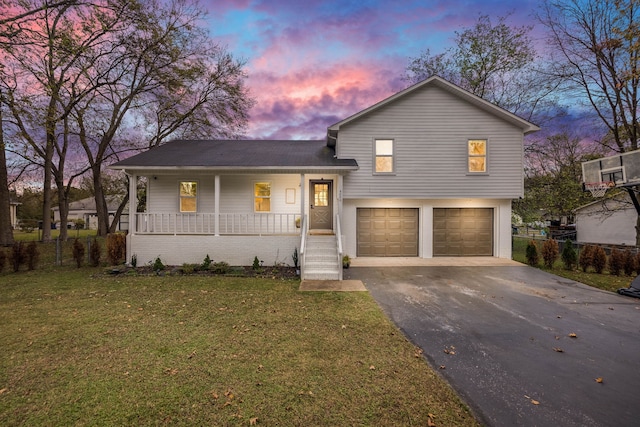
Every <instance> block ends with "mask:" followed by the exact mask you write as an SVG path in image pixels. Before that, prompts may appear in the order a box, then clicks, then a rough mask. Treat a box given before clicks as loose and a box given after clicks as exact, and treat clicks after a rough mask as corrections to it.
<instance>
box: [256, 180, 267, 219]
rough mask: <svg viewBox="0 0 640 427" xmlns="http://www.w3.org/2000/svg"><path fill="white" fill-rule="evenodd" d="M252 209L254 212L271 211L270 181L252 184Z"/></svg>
mask: <svg viewBox="0 0 640 427" xmlns="http://www.w3.org/2000/svg"><path fill="white" fill-rule="evenodd" d="M253 209H254V211H255V212H271V183H270V182H255V183H254V184H253Z"/></svg>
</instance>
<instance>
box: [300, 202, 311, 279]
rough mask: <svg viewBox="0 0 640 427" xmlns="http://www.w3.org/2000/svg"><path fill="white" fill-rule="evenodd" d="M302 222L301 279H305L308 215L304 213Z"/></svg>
mask: <svg viewBox="0 0 640 427" xmlns="http://www.w3.org/2000/svg"><path fill="white" fill-rule="evenodd" d="M301 222H302V224H301V225H300V234H301V236H300V279H301V280H302V279H304V257H305V252H306V251H305V249H306V246H307V234H308V233H307V231H308V227H309V225H308V223H307V215H302V221H301Z"/></svg>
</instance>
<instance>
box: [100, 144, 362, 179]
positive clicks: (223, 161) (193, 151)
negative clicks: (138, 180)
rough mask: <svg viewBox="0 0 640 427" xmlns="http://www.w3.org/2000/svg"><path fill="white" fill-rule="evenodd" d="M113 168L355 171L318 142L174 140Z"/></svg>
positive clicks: (347, 161) (351, 163) (355, 166)
mask: <svg viewBox="0 0 640 427" xmlns="http://www.w3.org/2000/svg"><path fill="white" fill-rule="evenodd" d="M111 168H112V169H185V168H186V169H222V170H235V169H260V170H262V169H270V170H272V169H282V170H291V171H296V170H308V169H323V170H327V169H331V170H336V171H340V170H345V171H346V170H356V169H358V163H357V162H356V161H355V159H338V158H336V156H335V150H334V149H333V148H332V147H328V146H327V144H326V142H325V141H323V140H320V141H287V140H266V141H265V140H175V141H171V142H168V143H166V144H164V145H160V146H158V147H155V148H152V149H150V150H148V151H145V152H143V153H140V154H137V155H135V156H132V157H129V158H128V159H125V160H122V161H119V162H117V163H115V164H113V165H111Z"/></svg>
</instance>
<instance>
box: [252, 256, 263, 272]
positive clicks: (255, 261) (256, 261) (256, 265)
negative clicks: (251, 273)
mask: <svg viewBox="0 0 640 427" xmlns="http://www.w3.org/2000/svg"><path fill="white" fill-rule="evenodd" d="M260 267H261V264H260V260H259V259H258V257H257V256H256V257H255V258H253V265H252V266H251V268H253V269H254V270H260Z"/></svg>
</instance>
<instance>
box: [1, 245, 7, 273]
mask: <svg viewBox="0 0 640 427" xmlns="http://www.w3.org/2000/svg"><path fill="white" fill-rule="evenodd" d="M6 263H7V254H6V253H5V252H4V251H3V250H0V273H2V270H4V265H5V264H6Z"/></svg>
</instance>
